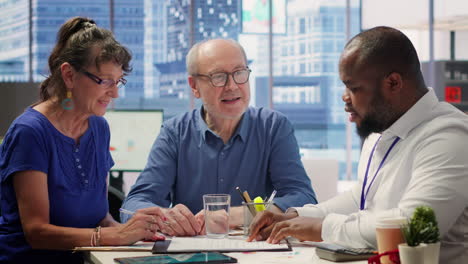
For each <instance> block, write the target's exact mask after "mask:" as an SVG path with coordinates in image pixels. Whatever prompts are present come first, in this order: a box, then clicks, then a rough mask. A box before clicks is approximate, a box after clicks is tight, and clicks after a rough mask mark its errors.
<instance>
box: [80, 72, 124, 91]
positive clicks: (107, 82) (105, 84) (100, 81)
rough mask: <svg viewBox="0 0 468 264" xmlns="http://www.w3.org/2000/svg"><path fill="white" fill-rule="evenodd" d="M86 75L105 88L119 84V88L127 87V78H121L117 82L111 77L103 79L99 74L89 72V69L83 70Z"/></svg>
mask: <svg viewBox="0 0 468 264" xmlns="http://www.w3.org/2000/svg"><path fill="white" fill-rule="evenodd" d="M82 72H83V74H84V75H86V76H87V77H88V78H90V79H91V80H93V81H94V82H95V83H97V84H99V85H101V86H102V87H103V88H105V89H109V88H111V87H114V85H116V86H117V88H118V89H120V88H123V87H125V84H127V80H126V79H124V78H120V79H119V80H118V81H117V82H115V81H114V80H110V79H101V78H99V77H98V76H96V75H94V74H92V73H90V72H87V71H82Z"/></svg>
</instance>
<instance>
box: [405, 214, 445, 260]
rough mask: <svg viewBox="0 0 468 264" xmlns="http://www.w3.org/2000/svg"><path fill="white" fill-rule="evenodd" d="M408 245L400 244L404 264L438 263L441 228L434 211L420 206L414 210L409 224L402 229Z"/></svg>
mask: <svg viewBox="0 0 468 264" xmlns="http://www.w3.org/2000/svg"><path fill="white" fill-rule="evenodd" d="M402 231H403V236H404V237H405V240H406V244H400V245H399V246H398V249H399V251H400V258H401V263H402V264H406V263H408V264H410V263H411V264H417V263H425V264H432V263H434V264H435V263H438V261H439V252H440V242H439V240H440V238H439V236H440V235H439V227H438V225H437V220H436V216H435V213H434V210H433V209H432V208H431V207H429V206H419V207H417V208H416V209H415V210H414V213H413V216H412V217H411V219H410V220H409V222H408V224H406V225H404V226H403V227H402Z"/></svg>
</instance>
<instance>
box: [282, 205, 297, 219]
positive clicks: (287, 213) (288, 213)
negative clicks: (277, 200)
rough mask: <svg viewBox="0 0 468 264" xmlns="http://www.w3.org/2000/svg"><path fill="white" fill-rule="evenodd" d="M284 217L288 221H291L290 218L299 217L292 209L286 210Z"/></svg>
mask: <svg viewBox="0 0 468 264" xmlns="http://www.w3.org/2000/svg"><path fill="white" fill-rule="evenodd" d="M284 215H285V216H286V217H287V218H288V219H292V218H295V217H298V216H299V213H298V212H297V210H296V209H294V208H292V207H291V208H288V210H286V212H285V213H284Z"/></svg>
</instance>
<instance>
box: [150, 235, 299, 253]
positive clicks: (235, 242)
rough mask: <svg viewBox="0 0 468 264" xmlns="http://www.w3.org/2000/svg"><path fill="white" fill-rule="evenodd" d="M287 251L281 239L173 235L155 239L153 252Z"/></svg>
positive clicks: (288, 246) (287, 246)
mask: <svg viewBox="0 0 468 264" xmlns="http://www.w3.org/2000/svg"><path fill="white" fill-rule="evenodd" d="M269 250H272V251H289V250H291V246H290V245H289V243H287V241H285V240H283V241H281V243H280V244H269V243H266V242H265V241H254V242H246V241H245V238H244V237H228V238H207V237H204V236H203V237H202V236H198V237H173V238H172V239H170V240H166V241H157V242H156V243H155V246H154V247H153V253H167V252H169V253H170V252H174V253H175V252H203V251H220V252H235V251H269Z"/></svg>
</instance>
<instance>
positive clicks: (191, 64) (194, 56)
mask: <svg viewBox="0 0 468 264" xmlns="http://www.w3.org/2000/svg"><path fill="white" fill-rule="evenodd" d="M212 40H217V39H206V40H203V41H200V42H198V43H196V44H195V45H193V46H192V48H190V50H189V52H188V53H187V56H186V57H185V65H186V67H187V73H188V74H189V75H195V74H197V73H198V55H199V53H200V48H201V46H203V45H204V44H206V43H208V42H210V41H212ZM218 40H219V39H218ZM222 40H226V41H228V42H230V43H232V44H233V45H234V46H237V47H238V48H239V50H240V51H241V52H242V55H243V56H244V60H245V64H247V55H246V54H245V50H244V47H242V45H241V44H239V42H237V41H236V40H234V39H222Z"/></svg>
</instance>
